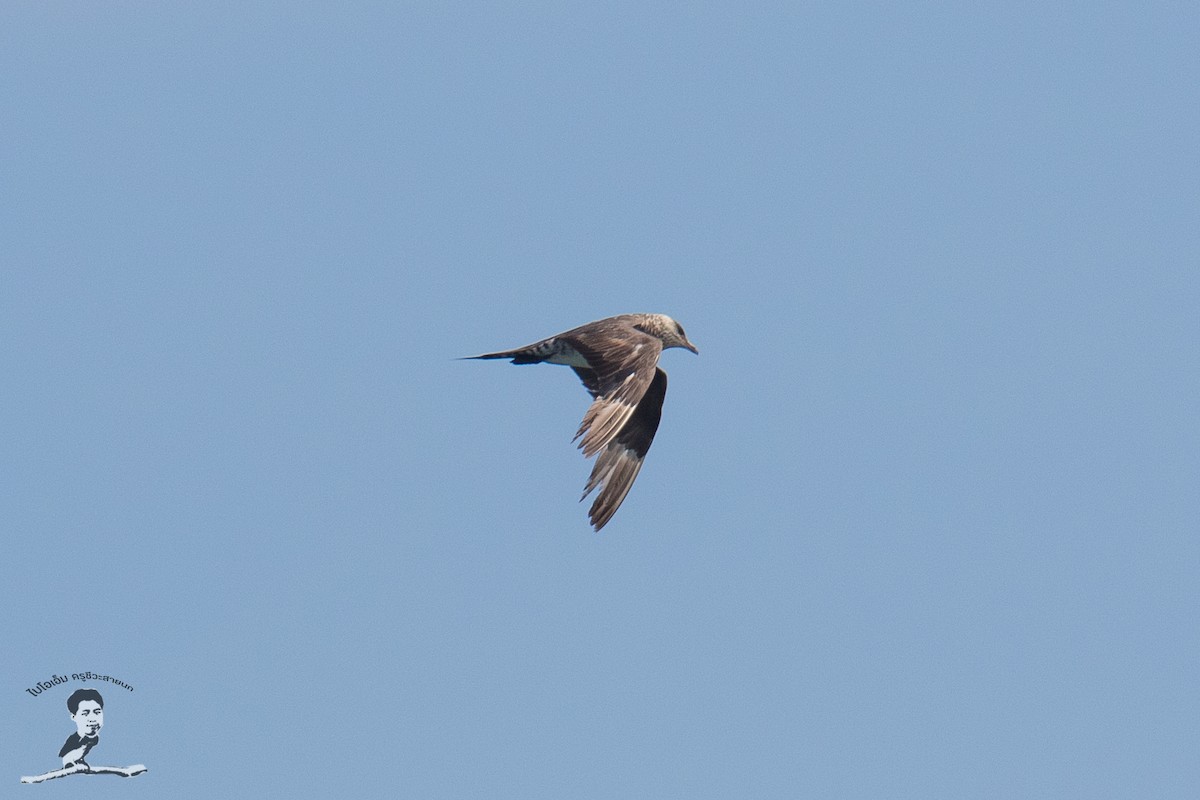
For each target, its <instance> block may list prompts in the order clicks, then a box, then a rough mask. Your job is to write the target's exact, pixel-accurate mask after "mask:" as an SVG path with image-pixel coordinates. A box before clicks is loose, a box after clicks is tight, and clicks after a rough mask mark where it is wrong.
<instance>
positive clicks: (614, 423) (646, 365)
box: [468, 314, 700, 530]
mask: <svg viewBox="0 0 1200 800" xmlns="http://www.w3.org/2000/svg"><path fill="white" fill-rule="evenodd" d="M668 347H683V348H686V349H688V350H691V351H692V352H693V353H699V352H700V351H699V350H697V349H696V346H695V345H693V344H692V343H691V342H689V341H688V338H687V336H686V335H685V334H684V332H683V327H682V326H681V325H680V324H679V323H678V322H676V321H675V320H673V319H671V318H670V317H668V316H667V315H666V314H621V315H619V316H616V317H608V318H607V319H601V320H597V321H595V322H589V323H588V324H586V325H580V326H579V327H578V328H572V329H571V330H569V331H564V332H563V333H560V334H557V335H555V336H551V337H550V338H549V339H542V340H541V341H540V342H534V343H533V344H530V345H526V346H525V347H519V348H517V349H516V350H503V351H501V352H498V353H484V354H483V355H478V356H468V358H511V359H512V363H514V364H541V363H547V364H564V365H566V366H568V367H570V368H571V369H573V370H575V374H576V375H578V376H579V379H580V380H581V381H583V386H584V388H586V389H587V390H588V393H589V394H591V396H592V405H591V407H590V408H588V410H587V413H585V414H584V415H583V422H582V423H580V425H579V430H578V431H576V432H575V440H578V441H579V448H580V449H581V450H583V455H584V456H585V457H586V458H591V457H592V456H594V455H597V454H599V457H598V458H597V459H596V463H595V465H594V466H593V467H592V474H591V477H590V478H588V482H587V486H585V487H584V490H583V497H581V498H580V500H583V499H584V498H586V497H587V496H588V495H589V494H591V493H592V492H593V491H594V490H595V489H597V488H599V489H600V493H599V494H598V495H597V496H596V500H595V502H594V503H592V507H591V510H589V511H588V519H589V520H590V521H591V523H592V526H593V527H594V528H595V529H596V530H600V529H601V528H603V527H604V526H605V524H606V523H607V522H608V521H609V520H610V519H612V515H613V514H615V513H616V511H617V509H618V508H620V506H621V502H622V501H624V499H625V495H627V494H629V488H630V487H631V486H633V481H634V479H635V478H636V477H637V475H638V472H639V471H640V470H641V469H642V460H643V459H644V458H645V457H646V451H647V450H649V449H650V443H651V442H653V441H654V434H655V432H656V431H657V430H658V422H659V419H661V417H662V405H663V398H664V397H666V395H667V373H665V372H663V371H662V370H661V369H660V368H659V366H658V357H659V355H660V354H661V353H662V351H663V350H665V349H666V348H668Z"/></svg>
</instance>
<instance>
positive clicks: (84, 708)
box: [71, 700, 104, 736]
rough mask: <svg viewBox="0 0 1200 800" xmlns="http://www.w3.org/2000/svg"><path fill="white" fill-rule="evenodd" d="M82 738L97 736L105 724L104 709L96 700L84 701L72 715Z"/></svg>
mask: <svg viewBox="0 0 1200 800" xmlns="http://www.w3.org/2000/svg"><path fill="white" fill-rule="evenodd" d="M71 719H73V720H75V727H76V728H78V729H79V735H80V736H95V735H96V734H97V733H99V731H100V726H101V725H103V724H104V709H103V708H101V707H100V704H99V703H97V702H96V701H95V700H84V701H82V702H81V703H80V704H79V708H77V709H75V713H74V714H72V715H71Z"/></svg>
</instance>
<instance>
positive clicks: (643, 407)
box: [580, 369, 667, 530]
mask: <svg viewBox="0 0 1200 800" xmlns="http://www.w3.org/2000/svg"><path fill="white" fill-rule="evenodd" d="M584 384H585V385H586V384H587V381H586V380H585V381H584ZM666 396H667V373H665V372H663V371H662V370H661V369H655V370H654V377H653V379H652V380H651V382H650V386H649V387H648V388H647V389H646V391H645V392H644V393H643V394H642V398H641V401H640V402H639V403H638V404H637V408H636V409H635V410H634V412H633V414H632V415H631V416H630V417H629V420H628V421H627V422H626V423H625V425H624V427H622V428H621V430H620V431H619V432H618V433H617V435H616V436H615V437H613V439H612V441H610V442H609V443H608V445H607V446H606V447H605V448H604V452H602V453H601V454H600V457H599V458H597V459H596V464H595V466H593V467H592V475H591V477H590V478H588V482H587V486H586V487H584V490H583V496H584V497H587V496H588V495H589V494H590V493H591V492H592V490H593V489H595V488H596V487H597V486H603V487H604V488H602V489H601V490H600V494H599V495H597V496H596V501H595V502H594V503H592V507H591V509H590V510H589V511H588V519H590V520H591V523H592V525H593V526H594V527H595V529H596V530H600V529H601V528H603V527H604V525H605V523H607V522H608V521H609V520H610V519H612V515H613V514H615V513H616V511H617V509H618V508H620V507H621V503H622V502H623V501H624V500H625V495H627V494H629V489H630V487H632V486H633V481H634V479H635V478H637V476H638V472H640V471H641V469H642V461H643V459H644V458H645V457H646V451H647V450H649V449H650V443H651V442H653V441H654V434H655V432H657V431H658V423H659V420H660V419H661V418H662V406H663V398H665V397H666ZM580 499H583V498H580Z"/></svg>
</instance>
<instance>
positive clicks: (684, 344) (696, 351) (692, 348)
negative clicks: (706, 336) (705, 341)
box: [683, 342, 700, 355]
mask: <svg viewBox="0 0 1200 800" xmlns="http://www.w3.org/2000/svg"><path fill="white" fill-rule="evenodd" d="M683 346H684V347H686V348H687V349H688V350H691V351H692V352H693V353H695V354H696V355H700V351H699V350H697V349H696V345H694V344H692V343H691V342H684V343H683Z"/></svg>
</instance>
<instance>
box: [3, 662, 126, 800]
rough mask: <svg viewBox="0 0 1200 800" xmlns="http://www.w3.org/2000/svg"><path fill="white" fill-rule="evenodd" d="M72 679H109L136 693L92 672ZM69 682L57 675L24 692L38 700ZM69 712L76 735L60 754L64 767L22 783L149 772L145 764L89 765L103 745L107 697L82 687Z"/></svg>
mask: <svg viewBox="0 0 1200 800" xmlns="http://www.w3.org/2000/svg"><path fill="white" fill-rule="evenodd" d="M85 676H86V677H85ZM71 678H72V679H74V680H101V679H102V680H107V681H109V682H111V683H115V684H118V685H120V686H121V687H123V688H125V689H128V690H129V691H131V692H132V691H133V687H132V686H129V685H128V684H126V683H124V682H122V681H118V680H115V679H113V678H109V677H108V676H100V675H93V674H92V673H90V672H87V673H83V675H79V674H75V675H72V676H71ZM66 681H67V679H66V678H65V677H60V676H59V675H57V674H55V675H54V676H53V677H52V678H51V680H49V681H41V682H39V683H38V684H37V691H34V690H32V689H26V690H25V691H27V692H29V693H30V694H32V695H34V696H35V697H36V696H37V695H39V694H41V693H42V692H43V691H45V690H46V689H50V688H52V687H54V686H56V685H58V684H60V683H65V682H66ZM106 691H107V690H106ZM67 711H68V712H70V715H71V722H72V723H73V724H74V725H75V732H74V733H72V734H71V735H70V736H68V737H67V741H66V742H64V743H63V746H62V748H61V749H60V750H59V751H58V757H59V758H60V759H62V767H61V768H60V769H54V770H51V771H50V772H43V773H42V774H41V775H25V776H22V778H21V783H41V782H42V781H48V780H53V779H54V778H65V777H67V776H68V775H120V776H122V777H125V778H132V777H133V776H135V775H141V774H142V773H143V772H145V771H146V765H145V764H134V765H133V766H130V767H106V766H100V765H94V764H90V763H89V762H88V760H87V759H88V757H89V755H90V754H91V752H92V751H93V750H95V749H96V747H97V746H98V745H99V744H100V729H101V728H103V727H104V698H103V697H102V696H101V694H100V692H99V691H97V690H96V689H92V688H83V689H76V690H75V691H74V692H71V696H70V697H68V698H67Z"/></svg>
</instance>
